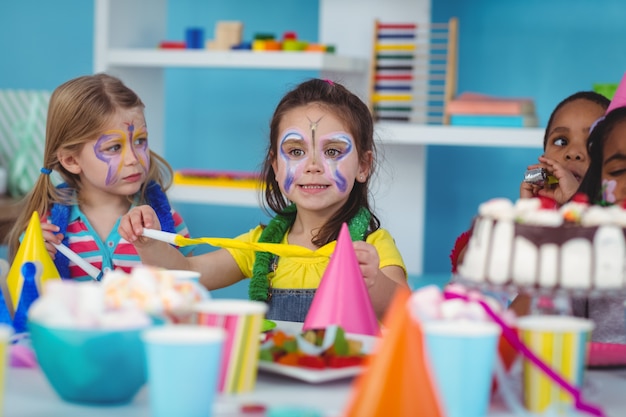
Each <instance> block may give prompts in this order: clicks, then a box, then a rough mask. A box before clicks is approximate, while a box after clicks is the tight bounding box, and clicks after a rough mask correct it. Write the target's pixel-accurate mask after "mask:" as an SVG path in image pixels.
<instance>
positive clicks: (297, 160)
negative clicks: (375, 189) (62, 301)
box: [119, 79, 407, 321]
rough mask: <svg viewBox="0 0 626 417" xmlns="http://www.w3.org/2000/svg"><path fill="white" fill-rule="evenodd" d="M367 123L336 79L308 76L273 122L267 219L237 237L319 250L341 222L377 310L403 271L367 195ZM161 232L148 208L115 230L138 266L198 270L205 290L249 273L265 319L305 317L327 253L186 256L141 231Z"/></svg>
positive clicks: (370, 127)
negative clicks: (317, 255) (132, 249)
mask: <svg viewBox="0 0 626 417" xmlns="http://www.w3.org/2000/svg"><path fill="white" fill-rule="evenodd" d="M374 156H375V144H374V123H373V120H372V116H371V113H370V111H369V109H368V107H367V106H366V105H365V103H363V101H361V100H360V99H359V98H358V97H357V96H356V95H354V94H353V93H351V92H350V91H349V90H347V89H346V88H345V87H343V86H342V85H340V84H338V83H335V82H332V81H329V80H319V79H312V80H309V81H305V82H303V83H302V84H300V85H298V86H297V87H296V88H295V89H293V90H292V91H290V92H288V93H287V94H286V95H285V96H284V97H283V99H282V100H281V101H280V103H279V104H278V106H277V107H276V110H275V111H274V115H273V117H272V120H271V123H270V143H269V147H268V150H267V155H266V160H265V163H264V167H263V171H262V178H263V180H264V184H265V186H264V196H265V204H266V206H267V207H269V209H271V211H272V212H273V213H275V216H274V218H273V219H272V220H271V221H270V222H269V224H268V225H267V226H258V227H256V228H255V229H252V230H251V231H250V232H248V233H245V234H243V235H241V236H239V237H237V239H239V240H242V241H249V242H268V243H288V244H290V245H299V246H303V247H306V248H309V249H312V250H317V249H319V248H321V247H323V246H325V245H328V244H330V243H331V242H333V241H335V240H336V239H337V236H338V234H339V230H340V228H341V225H342V224H343V223H347V224H348V228H349V230H350V235H351V237H352V240H353V244H354V249H355V252H356V256H357V260H358V262H359V266H360V269H361V273H362V275H363V278H364V280H365V282H366V285H367V287H368V291H369V295H370V298H371V300H372V304H373V306H374V309H375V311H376V314H377V315H378V317H379V318H380V317H382V316H383V314H384V313H385V311H386V309H387V306H388V305H389V303H390V301H391V299H392V298H393V295H394V292H395V290H396V288H398V287H399V286H404V287H406V286H407V282H406V268H405V266H404V262H403V260H402V257H401V255H400V253H399V251H398V249H397V247H396V245H395V243H394V241H393V238H392V237H391V235H390V234H389V233H388V232H387V231H386V230H384V229H381V228H380V221H379V220H378V218H377V217H376V216H375V215H374V214H373V213H372V210H371V208H370V203H369V201H368V196H369V190H368V184H369V181H370V179H371V176H372V173H373V170H374V161H375V158H374ZM144 227H145V228H154V229H159V228H160V224H159V221H158V218H157V217H156V216H155V215H154V211H153V210H152V209H151V208H150V207H149V206H140V207H136V208H134V209H133V210H131V211H130V212H129V213H128V214H127V215H126V216H124V218H123V219H122V221H121V223H120V227H119V232H120V235H121V236H122V237H124V238H125V239H126V240H128V241H129V242H131V243H133V244H134V245H135V247H136V249H137V252H138V253H139V254H140V256H141V259H142V261H143V262H144V263H145V264H150V265H157V266H161V267H164V268H170V269H189V270H194V271H198V272H200V273H201V278H200V280H201V282H202V284H203V285H205V286H206V287H207V288H208V289H217V288H222V287H225V286H228V285H231V284H234V283H236V282H238V281H240V280H242V279H245V278H251V281H250V289H249V292H250V298H251V299H253V300H262V301H267V302H268V304H269V310H268V313H267V318H269V319H274V320H288V321H304V318H305V317H306V313H307V312H308V309H309V307H310V304H311V302H312V300H313V295H314V294H315V290H316V289H317V287H318V286H319V283H320V280H321V278H322V276H323V274H324V270H325V269H326V266H327V265H328V262H329V259H328V258H298V257H291V258H280V259H279V258H277V257H275V256H274V255H272V254H270V253H268V252H254V251H252V250H245V249H219V250H216V251H214V252H209V253H205V254H202V255H198V256H192V257H187V258H185V257H184V256H182V255H181V254H180V253H178V251H176V250H175V249H174V248H173V247H171V246H170V245H168V244H165V243H163V242H159V241H156V240H151V239H147V238H144V237H142V233H143V228H144Z"/></svg>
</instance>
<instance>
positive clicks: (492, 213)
mask: <svg viewBox="0 0 626 417" xmlns="http://www.w3.org/2000/svg"><path fill="white" fill-rule="evenodd" d="M625 228H626V210H625V209H624V208H622V207H620V206H610V207H603V206H591V205H589V204H587V203H584V202H576V201H574V202H569V203H567V204H565V205H563V206H562V207H561V208H559V209H554V208H550V209H547V208H543V207H542V202H541V200H540V199H538V198H532V199H520V200H518V201H516V202H515V203H512V202H511V201H510V200H508V199H503V198H497V199H492V200H489V201H486V202H484V203H482V204H481V205H480V207H479V215H478V216H477V217H476V219H475V221H474V225H473V228H472V233H471V237H470V239H469V242H468V245H467V247H466V250H465V253H464V256H463V261H462V263H461V264H460V265H458V272H459V274H460V276H461V277H462V278H464V279H466V280H470V281H474V282H477V283H484V284H493V285H498V286H501V285H508V286H516V287H535V288H537V287H539V288H546V289H557V288H558V289H569V290H588V289H604V290H606V289H616V288H623V287H624V286H625V285H626V240H625V238H624V236H625V231H624V229H625Z"/></svg>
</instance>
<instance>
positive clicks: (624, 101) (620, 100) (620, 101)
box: [604, 73, 626, 114]
mask: <svg viewBox="0 0 626 417" xmlns="http://www.w3.org/2000/svg"><path fill="white" fill-rule="evenodd" d="M618 107H626V73H624V76H623V77H622V81H621V82H620V83H619V85H618V86H617V90H615V94H614V95H613V98H612V99H611V104H609V108H608V109H606V112H605V113H604V114H609V112H610V111H611V110H613V109H616V108H618Z"/></svg>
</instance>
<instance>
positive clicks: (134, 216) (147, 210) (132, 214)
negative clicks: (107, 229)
mask: <svg viewBox="0 0 626 417" xmlns="http://www.w3.org/2000/svg"><path fill="white" fill-rule="evenodd" d="M144 228H146V229H156V230H161V223H160V222H159V218H158V217H157V215H156V213H155V212H154V209H153V208H152V207H150V206H148V205H144V206H137V207H133V208H132V209H131V210H130V211H129V212H128V213H126V214H125V215H123V216H122V218H121V219H120V225H119V227H118V228H117V231H118V233H119V234H120V236H122V237H123V238H124V239H126V240H127V241H129V242H130V243H132V244H133V245H135V246H146V244H147V243H148V242H149V241H151V240H152V239H148V238H144V237H142V233H143V229H144Z"/></svg>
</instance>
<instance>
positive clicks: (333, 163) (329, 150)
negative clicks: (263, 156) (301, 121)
mask: <svg viewBox="0 0 626 417" xmlns="http://www.w3.org/2000/svg"><path fill="white" fill-rule="evenodd" d="M316 133H317V122H315V123H313V122H312V123H311V134H310V135H307V134H306V133H304V132H302V131H301V130H299V129H298V128H295V127H292V128H288V129H285V131H284V133H283V135H282V136H281V139H280V143H279V145H280V146H279V156H280V158H281V159H282V160H283V161H284V163H285V166H286V175H285V179H284V182H283V186H284V189H285V191H286V192H290V191H291V189H292V187H293V184H294V182H295V181H296V180H297V179H298V178H301V177H302V176H303V175H306V174H308V173H310V172H312V171H315V172H316V173H319V174H321V175H322V176H323V178H324V179H325V180H326V181H327V182H329V183H334V184H335V185H336V186H337V189H338V190H339V191H340V192H341V193H346V191H347V190H348V181H347V180H346V178H347V177H346V175H345V173H344V172H343V170H345V169H347V167H345V165H346V164H345V160H346V158H347V157H348V156H350V155H351V154H352V153H353V150H354V141H353V139H352V136H351V135H350V134H349V133H346V132H342V131H338V132H331V133H327V134H325V135H322V136H320V137H316Z"/></svg>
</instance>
